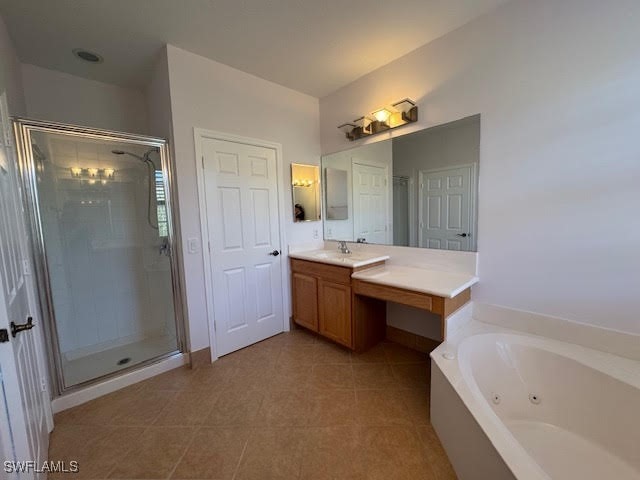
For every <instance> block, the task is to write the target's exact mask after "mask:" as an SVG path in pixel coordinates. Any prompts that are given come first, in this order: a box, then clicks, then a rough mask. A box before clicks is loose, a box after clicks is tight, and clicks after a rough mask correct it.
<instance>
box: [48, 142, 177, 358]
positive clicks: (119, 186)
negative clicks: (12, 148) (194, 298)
mask: <svg viewBox="0 0 640 480" xmlns="http://www.w3.org/2000/svg"><path fill="white" fill-rule="evenodd" d="M111 148H113V146H98V145H95V144H94V145H92V144H84V145H83V144H77V145H76V144H74V143H71V142H66V141H65V142H63V141H57V140H54V141H50V142H49V144H48V145H47V146H46V147H44V148H43V150H44V151H46V152H47V154H46V155H45V157H46V158H45V160H44V162H43V164H44V167H43V169H42V172H41V181H40V184H39V191H40V197H41V202H40V203H41V206H42V207H41V216H42V222H43V229H44V231H45V237H46V239H45V243H46V251H47V258H48V263H49V267H50V278H51V285H52V293H53V298H54V309H55V315H56V323H57V329H58V337H59V340H60V349H61V352H62V354H63V355H64V356H65V357H66V359H67V360H72V359H75V358H78V357H82V356H84V355H87V354H90V353H94V352H96V351H100V350H104V349H107V348H110V347H113V346H116V345H121V344H126V343H130V342H134V341H137V340H140V339H143V338H149V337H153V336H160V335H166V334H169V335H172V334H175V327H174V320H173V304H172V300H171V299H172V290H171V274H170V265H169V259H168V257H166V256H164V255H160V253H159V249H158V247H159V245H160V243H161V239H160V238H159V237H158V233H157V231H156V230H154V229H152V228H151V227H150V226H149V225H148V223H147V219H146V217H147V192H148V190H147V188H148V184H147V172H146V169H145V167H144V165H141V164H139V163H137V161H136V160H135V159H133V158H131V157H124V156H123V157H115V156H114V155H113V154H111V153H110V149H111ZM133 148H135V147H133ZM72 165H77V166H80V167H83V168H87V167H97V168H105V166H107V167H110V168H115V169H116V175H115V178H114V180H113V181H108V182H107V183H106V184H105V185H103V184H102V183H101V182H99V181H98V182H96V184H93V185H89V184H88V182H87V181H86V180H80V179H77V178H73V177H72V176H71V172H70V166H72ZM153 213H154V212H153V211H152V214H153Z"/></svg>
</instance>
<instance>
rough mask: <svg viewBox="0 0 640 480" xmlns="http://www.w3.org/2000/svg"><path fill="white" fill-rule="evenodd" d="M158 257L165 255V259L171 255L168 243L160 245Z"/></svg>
mask: <svg viewBox="0 0 640 480" xmlns="http://www.w3.org/2000/svg"><path fill="white" fill-rule="evenodd" d="M158 255H166V256H167V257H168V256H170V255H171V248H170V247H169V242H164V243H163V244H162V245H160V246H159V247H158Z"/></svg>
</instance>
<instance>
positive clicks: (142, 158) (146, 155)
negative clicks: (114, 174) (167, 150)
mask: <svg viewBox="0 0 640 480" xmlns="http://www.w3.org/2000/svg"><path fill="white" fill-rule="evenodd" d="M155 151H157V149H156V148H151V149H149V150H147V151H146V152H145V153H144V155H142V156H140V155H138V154H136V153H131V152H127V151H125V150H111V153H113V154H114V155H131V156H132V157H135V158H137V159H138V160H140V161H141V162H145V163H146V162H153V161H152V160H151V159H150V158H149V155H150V154H151V153H152V152H155Z"/></svg>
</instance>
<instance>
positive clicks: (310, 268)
mask: <svg viewBox="0 0 640 480" xmlns="http://www.w3.org/2000/svg"><path fill="white" fill-rule="evenodd" d="M290 260H291V271H292V272H298V273H304V274H305V275H313V276H316V277H320V278H323V279H325V280H330V281H332V282H336V283H341V284H344V285H349V284H351V273H353V270H352V269H351V268H350V267H340V266H338V265H329V264H327V263H320V262H310V261H307V260H300V259H298V258H291V259H290Z"/></svg>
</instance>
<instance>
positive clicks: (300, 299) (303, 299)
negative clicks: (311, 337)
mask: <svg viewBox="0 0 640 480" xmlns="http://www.w3.org/2000/svg"><path fill="white" fill-rule="evenodd" d="M291 283H292V294H293V321H294V322H296V323H297V324H298V325H302V326H303V327H306V328H309V329H311V330H313V331H314V332H317V331H318V279H317V278H316V277H311V276H309V275H304V274H302V273H296V272H294V273H293V274H292V282H291Z"/></svg>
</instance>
